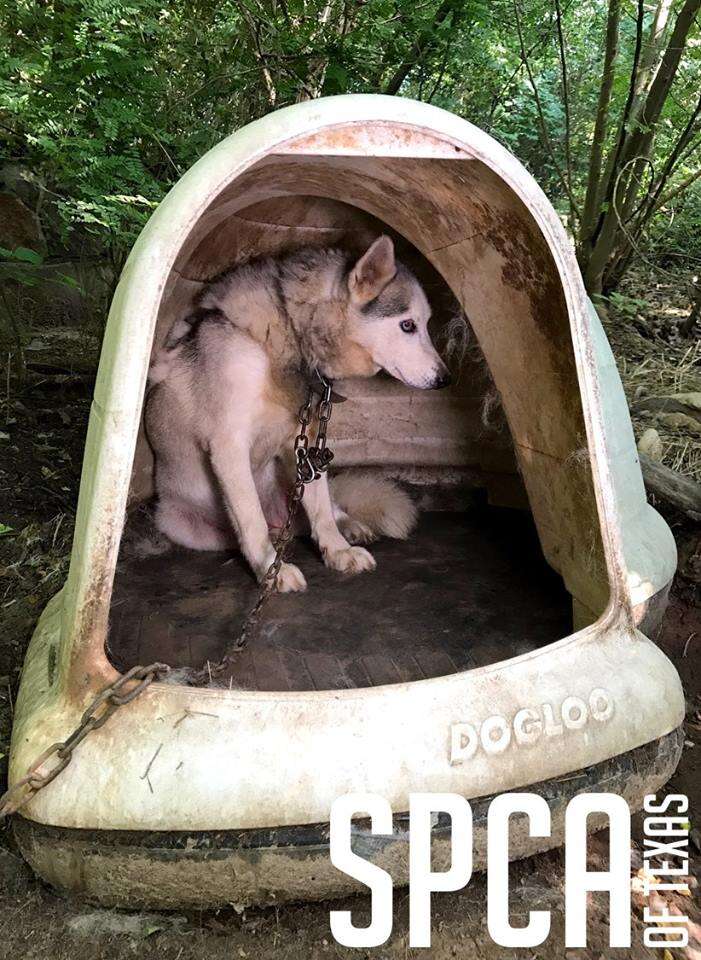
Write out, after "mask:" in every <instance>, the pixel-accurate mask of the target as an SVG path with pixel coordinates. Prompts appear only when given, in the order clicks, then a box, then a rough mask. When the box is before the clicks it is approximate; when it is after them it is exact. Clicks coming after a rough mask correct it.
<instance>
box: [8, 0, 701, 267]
mask: <svg viewBox="0 0 701 960" xmlns="http://www.w3.org/2000/svg"><path fill="white" fill-rule="evenodd" d="M680 2H681V0H676V2H675V3H674V4H673V16H672V17H671V18H670V22H671V21H672V20H673V18H674V14H675V13H676V11H677V10H678V8H679V5H680ZM516 4H517V5H518V6H516ZM653 6H654V5H653ZM555 10H556V8H555V5H554V0H422V2H419V3H417V2H415V0H414V2H409V0H366V2H364V3H363V2H360V0H223V2H221V3H218V4H212V3H207V2H203V0H188V2H184V0H173V2H171V3H168V4H165V3H162V2H157V0H45V2H42V3H36V2H35V0H15V2H14V3H6V4H3V5H2V6H0V40H1V41H2V47H1V49H2V51H3V52H2V53H1V54H0V139H1V140H2V141H4V143H3V144H2V147H3V153H4V154H5V155H6V156H7V158H8V159H10V160H12V161H15V162H18V163H20V164H22V165H23V166H25V167H26V168H28V169H29V170H31V171H32V172H33V173H35V174H36V175H37V176H38V177H39V178H40V179H41V180H42V181H43V183H44V184H45V185H46V188H47V190H48V191H49V194H48V196H49V198H50V201H51V202H52V203H53V204H54V206H55V208H56V210H57V211H58V214H59V221H58V224H59V226H60V228H61V231H62V232H63V235H64V236H65V237H68V236H70V234H71V233H72V232H73V231H75V230H76V229H78V230H79V231H80V232H81V234H83V235H84V234H85V233H86V232H87V233H88V234H93V235H94V236H95V237H96V238H97V239H98V240H99V242H100V243H101V244H104V245H105V246H106V247H108V248H109V249H110V250H116V251H117V256H118V258H119V257H122V256H123V254H124V251H125V250H127V249H128V248H129V246H130V245H131V243H132V242H133V240H134V238H135V236H136V235H137V234H138V232H139V230H140V229H141V227H142V225H143V224H144V222H145V221H146V219H147V218H148V216H149V215H150V213H151V211H152V210H153V208H154V207H155V206H156V205H157V204H158V203H159V201H160V200H161V199H162V197H163V196H164V195H165V193H166V192H167V190H168V189H169V188H170V186H171V185H172V184H173V183H174V182H175V181H176V180H177V179H178V177H179V176H180V174H181V173H182V172H183V171H184V170H186V169H187V168H188V167H189V166H190V165H191V164H192V163H193V162H194V161H195V160H196V159H197V158H198V157H199V156H201V155H202V153H203V152H205V151H206V150H207V149H208V148H209V147H211V146H212V145H213V144H215V143H216V142H218V141H219V140H221V139H222V138H223V137H224V136H226V135H227V134H228V133H230V132H232V131H233V130H235V129H237V128H238V127H240V126H242V125H243V124H245V123H247V122H248V121H250V120H252V119H255V118H256V117H258V116H260V115H262V114H264V113H266V112H268V111H269V110H271V109H275V108H278V107H280V106H284V105H285V104H288V103H292V102H294V101H296V100H299V99H305V98H308V97H315V96H318V95H332V94H337V93H344V92H361V93H362V92H384V91H386V90H394V89H396V90H397V91H398V92H399V94H400V95H405V96H411V97H416V98H419V99H424V100H430V101H431V102H434V103H436V104H437V105H439V106H442V107H445V108H446V109H449V110H452V111H454V112H456V113H458V114H461V115H463V116H465V117H466V118H468V119H470V120H472V121H473V122H474V123H476V124H478V125H479V126H482V127H484V128H485V129H487V130H488V131H489V132H491V133H492V134H493V135H494V136H496V137H497V138H498V139H500V140H501V141H502V142H503V143H504V144H505V145H506V146H508V147H509V149H511V150H512V151H513V152H514V153H516V155H517V156H519V157H520V158H521V160H522V161H523V162H524V163H525V164H526V165H527V166H528V167H529V168H530V169H531V170H532V172H533V173H534V174H535V175H536V177H537V179H538V180H539V181H540V183H541V184H542V185H543V187H544V189H545V190H546V192H547V193H548V194H549V195H550V197H551V199H553V201H554V203H555V204H556V206H557V208H558V209H559V210H560V212H561V213H562V214H563V215H564V216H566V217H568V218H570V219H571V216H572V210H571V205H570V203H569V201H568V200H567V197H566V195H565V191H564V190H563V184H562V171H563V170H565V168H566V166H567V159H568V158H567V146H569V153H570V160H571V171H572V172H571V179H572V191H573V194H574V199H575V201H576V202H577V203H579V204H580V205H581V203H582V202H583V197H584V192H585V189H586V174H587V167H588V158H589V151H590V148H591V140H592V135H593V129H594V119H595V113H596V103H597V97H598V92H599V84H600V77H601V68H602V58H603V44H604V35H605V28H606V13H607V4H606V3H604V2H602V0H586V2H581V3H575V2H573V0H569V2H567V0H563V3H562V17H563V32H564V41H565V48H566V57H567V66H568V73H569V76H568V79H569V113H570V124H571V131H570V139H569V144H568V143H567V137H566V130H567V116H566V113H565V109H564V98H563V78H562V72H561V63H560V56H559V48H558V43H557V32H556V20H555ZM651 10H652V7H651V8H650V10H649V11H648V12H647V13H646V28H647V26H649V22H650V18H651V16H652V13H651ZM635 11H636V5H635V3H634V2H633V0H622V14H623V15H622V18H621V29H620V38H619V55H618V60H617V64H616V72H615V78H614V86H613V93H612V104H611V116H612V118H613V120H614V121H615V119H616V117H618V116H620V113H621V111H622V108H623V104H624V102H625V99H626V96H627V93H628V86H629V80H630V65H631V62H632V57H633V47H634V42H635ZM516 12H518V13H519V20H518V24H519V25H520V27H521V33H522V36H521V37H519V35H518V30H517V21H516V18H515V13H516ZM521 41H522V43H523V49H525V51H527V54H528V56H527V60H528V66H529V68H530V71H531V76H529V74H528V72H527V70H526V69H525V67H524V58H523V51H522V49H521ZM700 81H701V45H700V43H699V31H698V28H696V30H695V33H694V39H693V42H690V43H689V45H688V49H687V50H686V51H685V54H684V59H683V63H682V68H681V70H680V73H679V77H678V80H677V81H676V82H675V87H674V96H673V97H670V98H669V100H668V101H667V103H666V104H665V108H664V111H663V114H662V117H661V120H660V124H659V128H658V131H657V135H656V140H655V146H654V153H653V156H652V161H653V164H654V165H655V168H656V170H657V171H658V172H659V169H660V168H661V166H662V164H663V163H664V158H665V157H666V156H667V154H668V153H669V151H670V150H671V148H672V145H673V143H674V142H675V139H676V137H677V136H678V133H679V130H680V129H681V128H682V127H683V125H684V124H685V123H686V120H687V119H688V117H689V115H690V113H691V111H692V110H693V106H694V103H695V101H696V99H697V97H698V89H699V86H700ZM534 85H535V87H536V89H537V91H538V94H539V100H540V103H539V105H538V104H537V102H536V99H535V97H534V90H533V87H534ZM543 124H544V125H545V128H546V131H547V136H548V137H549V141H550V145H551V147H552V149H551V150H548V149H545V148H544V133H543V130H542V125H543ZM617 133H618V131H617V125H616V122H612V123H610V124H609V129H608V131H607V135H606V149H607V150H610V149H611V148H612V146H613V144H614V142H615V138H616V136H617ZM698 146H699V142H698V136H697V140H696V148H694V149H692V150H689V151H688V153H687V154H686V155H685V156H684V157H683V158H682V159H681V161H680V163H679V165H678V169H677V170H676V172H675V176H674V178H673V181H672V186H673V185H674V183H678V182H681V181H682V180H683V179H684V177H688V176H689V175H690V174H692V173H693V171H694V169H695V168H696V167H697V166H698V165H699V163H701V159H700V157H699V150H698V149H697V148H698ZM697 186H698V182H697ZM696 189H697V187H693V188H691V191H690V192H691V193H692V194H693V195H694V196H695V197H697V198H698V196H699V194H698V193H697V192H695V191H696ZM700 206H701V203H700V202H699V201H698V199H695V200H693V201H690V200H689V198H688V196H687V195H686V192H685V194H684V196H681V197H678V198H675V200H674V203H673V205H672V207H671V208H669V209H667V210H665V211H664V213H665V217H664V218H663V221H664V225H663V228H662V229H661V230H657V231H656V232H657V236H658V239H660V238H661V237H664V238H666V239H667V240H668V241H669V242H672V243H673V242H674V234H675V230H677V229H678V230H680V231H681V235H683V236H684V237H685V238H687V239H689V240H690V241H691V242H692V243H694V244H698V240H699V232H700V230H699V227H698V224H699V223H701V214H700V210H699V207H700ZM677 210H679V211H680V212H681V220H680V219H679V218H677V219H676V224H677V225H676V226H674V227H673V228H672V229H671V233H670V228H669V224H670V223H671V222H672V221H674V220H675V217H674V216H673V215H672V214H673V213H675V212H676V211H677ZM653 233H655V230H653Z"/></svg>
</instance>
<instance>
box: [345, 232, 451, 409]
mask: <svg viewBox="0 0 701 960" xmlns="http://www.w3.org/2000/svg"><path fill="white" fill-rule="evenodd" d="M348 292H349V316H348V329H347V333H348V336H349V338H350V339H351V340H352V341H354V342H355V343H357V344H358V345H359V346H360V347H362V348H363V349H364V350H365V351H366V352H367V354H368V355H369V357H370V359H371V361H372V363H373V365H374V367H375V370H374V372H375V373H377V371H378V370H381V369H382V370H386V371H387V373H389V374H391V376H393V377H396V378H397V380H401V381H402V382H403V383H406V384H408V385H409V386H410V387H420V388H421V389H422V390H435V389H437V388H439V387H445V386H447V385H448V384H449V383H450V374H449V372H448V368H447V367H446V365H445V364H444V363H443V361H442V360H441V358H440V357H439V356H438V353H437V352H436V349H435V347H434V346H433V344H432V343H431V338H430V336H429V334H428V321H429V318H430V316H431V310H430V307H429V305H428V300H427V299H426V294H425V293H424V291H423V290H422V288H421V285H420V283H419V281H418V280H417V279H416V277H415V276H414V275H413V274H412V273H411V271H410V270H408V269H407V268H406V267H405V266H404V265H403V264H401V263H398V262H397V261H396V260H395V257H394V245H393V243H392V241H391V240H390V238H389V237H386V236H382V237H379V238H378V239H377V240H375V242H374V243H373V244H372V246H371V247H370V248H369V249H368V250H367V251H366V253H364V254H363V256H362V257H361V258H360V260H358V262H357V263H356V264H355V266H354V267H353V268H352V270H351V271H350V273H349V275H348Z"/></svg>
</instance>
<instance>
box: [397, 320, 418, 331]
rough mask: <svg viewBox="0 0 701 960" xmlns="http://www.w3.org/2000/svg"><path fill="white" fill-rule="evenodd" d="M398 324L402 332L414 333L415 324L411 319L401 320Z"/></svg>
mask: <svg viewBox="0 0 701 960" xmlns="http://www.w3.org/2000/svg"><path fill="white" fill-rule="evenodd" d="M399 326H400V327H401V329H402V330H403V331H404V333H416V324H415V323H414V321H413V320H402V322H401V323H400V324H399Z"/></svg>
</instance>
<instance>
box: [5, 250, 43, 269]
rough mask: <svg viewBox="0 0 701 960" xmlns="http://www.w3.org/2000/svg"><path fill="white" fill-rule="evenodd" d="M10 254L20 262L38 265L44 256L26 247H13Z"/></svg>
mask: <svg viewBox="0 0 701 960" xmlns="http://www.w3.org/2000/svg"><path fill="white" fill-rule="evenodd" d="M12 256H13V257H14V259H15V260H19V261H21V262H22V263H33V264H35V265H39V264H40V263H43V262H44V258H43V257H42V255H41V254H40V253H37V252H36V250H30V249H29V248H28V247H15V249H14V250H13V251H12Z"/></svg>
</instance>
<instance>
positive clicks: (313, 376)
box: [307, 370, 348, 403]
mask: <svg viewBox="0 0 701 960" xmlns="http://www.w3.org/2000/svg"><path fill="white" fill-rule="evenodd" d="M307 382H308V383H309V386H310V388H311V389H312V390H313V391H314V393H316V394H317V395H318V396H320V397H323V396H324V393H325V383H330V384H331V385H332V387H333V380H330V379H329V378H328V377H322V376H321V374H320V373H319V371H318V370H313V371H311V372H310V374H309V375H308V377H307ZM347 399H348V397H344V396H343V394H341V393H336V391H335V390H333V389H332V390H331V402H332V403H343V402H344V401H346V400H347Z"/></svg>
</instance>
